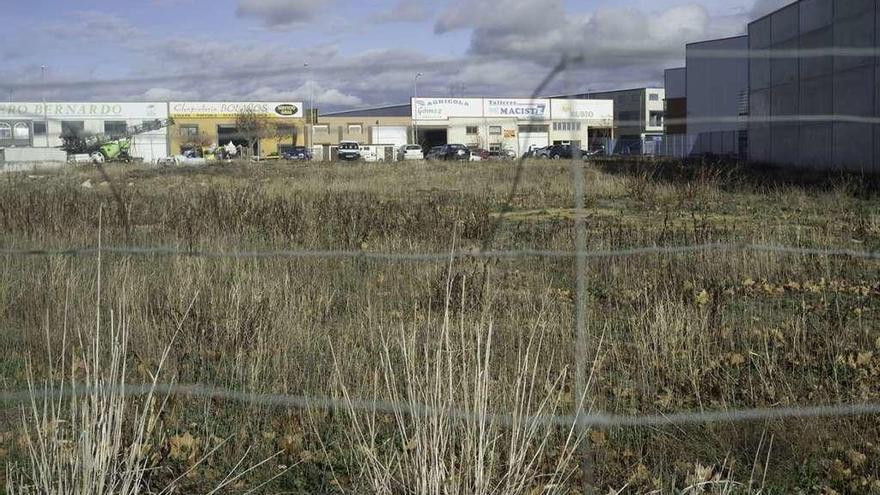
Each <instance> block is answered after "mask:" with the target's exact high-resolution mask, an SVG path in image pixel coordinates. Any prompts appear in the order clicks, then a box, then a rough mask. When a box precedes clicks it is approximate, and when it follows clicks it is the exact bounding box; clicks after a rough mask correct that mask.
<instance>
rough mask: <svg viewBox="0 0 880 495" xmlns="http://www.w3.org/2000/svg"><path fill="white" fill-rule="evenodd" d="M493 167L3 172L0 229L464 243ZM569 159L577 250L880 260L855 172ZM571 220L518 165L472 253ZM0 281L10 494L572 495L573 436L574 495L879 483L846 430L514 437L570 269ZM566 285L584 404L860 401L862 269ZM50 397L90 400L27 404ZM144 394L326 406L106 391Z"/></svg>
mask: <svg viewBox="0 0 880 495" xmlns="http://www.w3.org/2000/svg"><path fill="white" fill-rule="evenodd" d="M514 168H515V165H514V164H511V163H495V162H492V163H482V164H445V163H430V164H428V163H405V164H392V165H376V164H354V165H352V164H341V165H331V164H318V163H316V164H281V163H276V164H268V165H263V164H261V165H255V164H247V165H223V166H212V167H207V168H204V169H148V168H126V167H111V168H110V169H109V170H108V174H109V175H110V179H111V180H112V184H113V185H114V189H115V191H116V192H115V194H114V192H113V190H111V187H110V185H109V184H107V183H105V180H104V178H103V177H102V176H101V175H100V174H98V173H97V172H96V171H94V170H90V169H80V170H71V171H64V172H58V173H43V174H41V175H30V176H29V175H13V174H9V175H7V176H4V177H0V239H2V246H3V247H4V248H20V249H25V248H41V249H67V248H76V247H94V246H96V245H97V242H98V238H99V231H100V237H101V241H102V243H103V245H104V246H156V247H171V248H177V249H181V250H187V251H212V252H235V251H257V250H260V251H263V250H276V249H308V250H354V251H364V252H376V253H378V252H390V253H446V252H449V251H450V250H452V249H453V248H454V249H459V250H462V249H463V250H467V249H479V248H480V247H481V246H482V244H483V243H484V241H485V240H486V238H487V236H489V235H490V233H491V232H492V229H493V225H494V223H495V220H496V219H497V217H498V214H499V212H500V211H501V210H502V208H503V205H504V202H505V199H506V198H507V195H508V194H509V192H510V186H511V183H512V181H513V176H514ZM584 172H585V177H586V182H585V191H586V197H585V198H584V199H585V202H586V205H587V210H586V217H585V219H584V220H585V222H586V225H587V228H588V249H590V250H617V249H625V248H631V247H640V246H652V245H661V246H667V245H669V246H671V245H690V244H703V243H714V242H737V243H738V242H743V243H758V244H774V245H775V244H778V245H788V246H802V247H815V248H840V249H848V250H857V251H878V250H880V198H878V197H877V195H876V194H875V193H873V192H871V191H870V190H869V189H866V188H865V187H864V186H863V183H862V182H860V180H859V179H858V178H853V177H830V178H820V179H817V180H815V181H811V182H810V183H804V182H792V181H790V180H787V178H786V177H783V176H780V175H778V174H774V175H772V176H763V177H762V175H761V174H760V173H758V172H757V171H754V170H745V169H737V168H720V167H708V166H690V167H683V166H681V165H680V164H674V163H670V164H625V163H605V164H590V165H586V166H585V171H584ZM87 181H88V182H87ZM84 183H85V185H84ZM572 204H573V198H572V193H571V174H570V164H569V163H567V162H564V161H563V162H555V161H545V162H533V163H527V164H526V167H525V169H524V173H523V177H522V182H521V187H520V189H519V191H518V193H517V194H516V195H515V196H514V200H513V204H512V205H511V210H510V212H509V215H507V216H506V218H505V220H504V222H503V223H502V224H501V226H500V228H499V229H498V230H497V232H496V233H495V236H494V238H493V239H492V243H491V247H492V249H494V250H503V249H538V250H558V251H568V250H571V249H572V248H573V239H574V229H573V225H574V222H573V219H574V213H573V210H572V208H571V205H572ZM99 225H100V228H99ZM99 268H100V273H99ZM0 272H2V276H0V322H2V325H0V353H2V355H3V359H0V388H2V389H3V390H7V391H19V390H27V389H28V386H29V384H30V385H31V386H32V387H33V393H34V394H35V395H36V396H37V397H36V398H35V399H34V401H33V402H31V401H30V399H28V400H26V401H25V402H24V403H23V404H19V403H14V402H12V401H8V402H6V403H0V407H2V409H0V459H2V462H3V463H5V464H6V466H7V468H6V469H5V470H3V471H4V472H2V473H0V476H2V477H4V478H5V481H4V482H2V483H0V486H6V487H7V490H8V491H9V493H48V492H50V491H51V490H57V491H55V492H52V493H130V494H135V493H172V492H173V493H304V494H305V493H311V494H315V493H386V494H398V493H400V494H438V495H439V494H474V493H481V494H502V493H503V494H508V493H520V494H538V493H579V492H580V487H581V486H582V482H583V479H582V478H583V474H582V470H581V469H580V467H581V466H580V462H581V459H582V456H581V453H582V452H583V451H581V450H579V449H578V447H579V446H586V445H587V443H589V449H588V450H587V456H586V458H587V460H588V461H589V462H588V464H589V471H590V472H591V477H592V478H593V481H594V482H595V484H596V485H597V486H598V488H599V493H608V492H609V490H610V491H611V493H617V492H618V491H620V490H622V491H621V493H649V492H653V493H679V492H686V493H880V423H878V421H877V418H876V417H872V416H861V417H859V416H855V417H831V418H810V419H786V420H772V421H770V420H767V421H752V422H744V423H729V422H717V423H712V424H691V425H676V426H656V425H655V426H640V427H625V428H624V427H621V428H611V429H604V430H598V429H596V430H592V431H590V432H588V433H586V434H585V437H586V439H588V440H589V442H586V441H583V440H584V438H583V436H581V435H580V433H579V431H578V430H575V431H574V433H573V434H572V431H571V428H569V427H566V426H560V425H557V426H547V425H545V424H544V423H543V422H541V421H538V420H536V417H537V418H540V417H546V416H549V415H570V414H572V413H573V412H574V410H575V406H576V405H575V403H574V401H573V398H572V397H573V396H572V392H571V391H572V387H573V382H574V363H575V356H574V347H575V346H574V337H573V318H574V316H573V311H574V298H575V291H574V280H575V278H574V277H575V273H574V262H573V260H572V259H570V258H539V257H527V258H517V259H500V260H498V259H495V260H490V259H476V258H463V259H458V260H456V261H454V262H452V263H449V262H443V261H437V262H414V261H400V260H398V261H384V260H377V259H368V258H350V259H322V258H256V259H255V258H228V257H205V256H164V255H130V254H111V253H105V254H103V255H102V256H101V257H100V263H99V258H98V257H97V256H94V255H88V256H60V255H58V256H13V255H2V256H0ZM586 276H587V284H586V287H587V296H586V297H587V308H588V315H587V316H588V318H587V328H588V334H589V336H590V339H589V340H590V341H589V350H590V353H589V355H588V356H587V357H586V360H587V361H588V362H589V363H590V364H591V372H592V379H591V382H590V388H589V391H588V394H587V397H586V404H587V406H588V407H590V408H592V410H593V411H603V412H608V413H613V414H625V415H642V414H651V415H654V414H671V413H675V412H679V411H695V412H700V411H727V410H733V409H739V408H756V407H786V406H808V405H824V404H842V403H862V402H880V332H878V330H880V262H878V261H876V260H859V259H852V258H845V257H825V256H817V255H802V254H777V253H770V252H749V251H742V250H730V251H707V252H698V253H690V254H645V255H638V256H631V257H625V258H615V259H591V260H589V262H588V269H587V273H586ZM163 356H164V358H163ZM157 370H158V375H157ZM47 380H48V381H49V382H51V383H54V384H56V387H57V384H59V383H66V384H67V385H66V387H67V390H69V389H70V387H72V386H73V385H72V384H73V383H77V384H81V386H88V385H90V386H92V388H93V390H92V391H93V393H92V394H91V396H90V397H86V398H80V399H69V398H60V399H59V398H57V393H56V394H55V395H53V397H56V398H55V400H52V401H48V402H46V401H43V399H42V395H40V394H41V391H42V390H43V386H44V385H43V384H44V383H45V382H46V381H47ZM154 380H155V381H156V382H157V383H160V384H169V383H176V384H199V385H204V386H209V387H210V386H215V387H221V388H223V389H229V390H233V391H238V392H243V393H247V394H290V395H296V396H307V397H318V398H329V399H333V400H335V401H338V402H339V403H341V404H343V405H345V404H349V405H350V406H352V407H351V408H349V407H339V408H331V409H327V408H321V407H312V408H294V407H290V408H285V407H277V406H270V405H265V404H263V405H261V404H253V403H247V402H241V401H234V400H224V399H223V398H219V397H213V398H212V397H202V398H200V397H186V396H178V395H170V396H168V395H167V394H165V393H163V392H162V391H161V390H159V391H156V392H155V393H154V394H153V395H152V396H150V398H146V399H145V398H143V397H123V396H121V395H120V394H118V393H116V392H117V391H118V389H117V388H116V387H115V386H114V385H118V384H121V383H128V384H144V383H146V384H149V383H152V382H153V381H154ZM50 395H51V394H50ZM360 401H366V402H370V401H382V402H386V401H391V402H395V403H400V404H409V405H428V406H432V407H435V408H439V409H447V408H455V409H462V410H468V411H483V412H490V413H504V414H508V415H510V416H509V419H510V421H509V422H506V423H502V422H497V421H496V422H488V421H487V422H481V421H476V420H474V419H473V418H472V417H470V416H467V415H460V416H442V415H439V416H438V415H434V414H427V413H416V414H414V415H408V414H404V413H403V412H402V411H393V410H392V411H390V412H387V411H375V412H371V411H365V410H362V409H359V408H357V407H355V406H358V405H359V404H360V403H361V402H360ZM47 404H48V405H47ZM44 406H46V407H45V408H44ZM61 480H64V481H63V483H62V481H61ZM62 486H63V487H68V488H67V489H63V488H62ZM51 487H55V488H51ZM75 487H80V488H75ZM77 490H80V491H77ZM212 490H213V491H212Z"/></svg>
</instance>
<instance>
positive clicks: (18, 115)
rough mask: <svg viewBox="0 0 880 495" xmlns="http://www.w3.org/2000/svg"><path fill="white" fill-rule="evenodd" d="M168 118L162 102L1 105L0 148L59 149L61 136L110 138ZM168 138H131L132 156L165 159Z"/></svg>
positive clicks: (158, 134) (162, 131) (159, 134)
mask: <svg viewBox="0 0 880 495" xmlns="http://www.w3.org/2000/svg"><path fill="white" fill-rule="evenodd" d="M167 117H168V104H167V103H164V102H143V103H130V102H48V103H45V104H43V103H37V102H9V103H0V148H28V147H32V148H60V147H61V144H62V143H61V136H62V135H90V134H108V135H113V134H116V133H120V132H124V131H125V129H126V128H127V127H131V126H134V125H138V124H142V123H144V122H147V121H153V120H156V119H165V118H167ZM167 136H168V133H167V131H166V130H165V129H160V130H156V131H151V132H147V133H144V134H139V135H137V136H135V137H133V138H132V155H133V156H138V157H140V158H143V159H144V161H147V162H154V161H156V160H157V159H159V158H162V157H165V156H168V137H167ZM10 156H11V155H10Z"/></svg>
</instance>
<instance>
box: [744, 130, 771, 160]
mask: <svg viewBox="0 0 880 495" xmlns="http://www.w3.org/2000/svg"><path fill="white" fill-rule="evenodd" d="M749 160H751V161H754V162H769V161H770V126H769V125H767V124H751V125H749Z"/></svg>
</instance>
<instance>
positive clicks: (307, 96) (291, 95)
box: [245, 81, 364, 107]
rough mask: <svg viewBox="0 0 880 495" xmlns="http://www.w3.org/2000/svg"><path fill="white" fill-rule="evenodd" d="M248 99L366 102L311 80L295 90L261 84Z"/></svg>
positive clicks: (345, 104) (333, 103)
mask: <svg viewBox="0 0 880 495" xmlns="http://www.w3.org/2000/svg"><path fill="white" fill-rule="evenodd" d="M245 99H247V100H298V101H301V102H303V103H305V104H306V105H308V103H309V101H310V100H312V101H314V102H315V106H319V105H329V106H331V107H353V106H357V105H362V104H363V103H364V102H363V100H362V99H360V98H358V97H357V96H354V95H350V94H344V93H342V92H341V91H339V90H338V89H335V88H324V87H322V86H321V85H320V84H318V83H316V82H313V81H309V82H306V83H304V84H303V85H301V86H299V87H298V88H296V89H293V90H287V91H285V90H279V89H275V88H272V87H269V86H261V87H259V88H257V89H255V90H253V91H251V92H250V93H248V94H247V95H246V96H245Z"/></svg>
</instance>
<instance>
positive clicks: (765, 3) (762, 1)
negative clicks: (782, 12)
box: [749, 0, 794, 20]
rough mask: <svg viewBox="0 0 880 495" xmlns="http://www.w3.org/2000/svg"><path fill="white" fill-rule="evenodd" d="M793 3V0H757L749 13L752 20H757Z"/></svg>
mask: <svg viewBox="0 0 880 495" xmlns="http://www.w3.org/2000/svg"><path fill="white" fill-rule="evenodd" d="M791 3H794V2H793V1H792V0H756V1H755V5H754V6H753V7H752V10H751V11H750V12H749V15H750V16H751V20H755V19H757V18H759V17H763V16H765V15H767V14H769V13H771V12H773V11H776V10H779V9H781V8H782V7H785V6H786V5H788V4H791Z"/></svg>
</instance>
